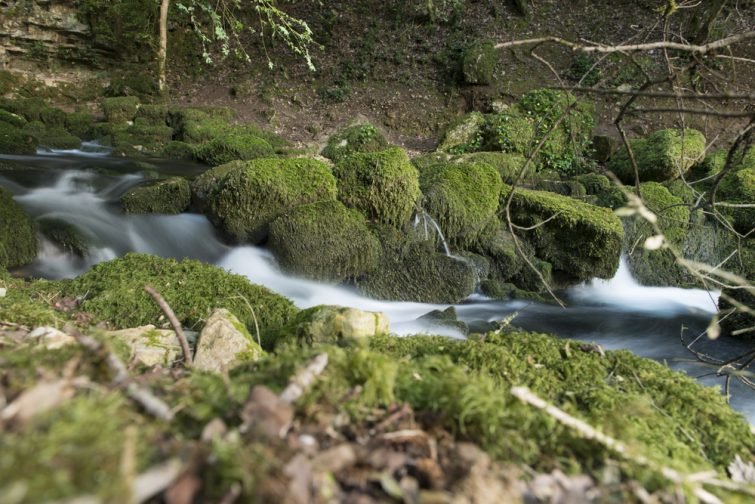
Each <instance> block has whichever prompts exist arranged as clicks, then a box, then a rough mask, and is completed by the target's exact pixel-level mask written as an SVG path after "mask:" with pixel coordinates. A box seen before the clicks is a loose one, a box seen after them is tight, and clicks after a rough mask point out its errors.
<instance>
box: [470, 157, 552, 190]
mask: <svg viewBox="0 0 755 504" xmlns="http://www.w3.org/2000/svg"><path fill="white" fill-rule="evenodd" d="M458 161H460V162H463V163H484V164H487V165H490V166H492V167H493V168H495V169H496V171H497V172H498V175H500V176H501V180H503V181H504V182H505V183H507V184H513V183H514V181H515V180H516V178H517V176H518V175H519V172H520V171H521V169H522V168H523V167H524V164H525V162H526V159H525V157H524V156H522V155H521V154H517V153H514V152H473V153H470V154H464V155H463V156H461V157H460V158H459V159H458ZM537 179H538V177H537V175H536V174H535V165H534V164H533V163H530V164H529V165H528V167H527V168H526V171H525V173H524V175H523V177H522V180H521V182H523V183H533V182H534V181H535V180H537Z"/></svg>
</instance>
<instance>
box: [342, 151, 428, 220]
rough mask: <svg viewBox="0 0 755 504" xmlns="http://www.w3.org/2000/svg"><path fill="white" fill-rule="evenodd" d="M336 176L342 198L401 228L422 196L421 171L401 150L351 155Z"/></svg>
mask: <svg viewBox="0 0 755 504" xmlns="http://www.w3.org/2000/svg"><path fill="white" fill-rule="evenodd" d="M333 173H334V175H335V176H336V178H337V179H338V199H340V200H341V201H342V202H343V203H344V204H346V206H348V207H351V208H356V209H357V210H359V211H360V212H362V214H364V216H365V217H367V218H368V219H370V220H374V221H376V222H380V223H384V224H390V225H393V226H401V225H402V224H404V223H405V222H407V221H408V220H409V217H410V216H411V214H412V212H413V211H414V208H415V203H416V202H417V200H418V198H419V196H420V188H419V176H418V173H417V169H416V168H415V167H414V166H412V164H411V163H410V162H409V157H408V156H407V154H406V151H404V150H403V149H400V148H397V147H395V148H390V149H386V150H384V151H380V152H366V153H357V154H353V155H351V156H347V157H345V158H343V159H341V160H340V161H339V162H338V163H337V164H336V166H335V168H334V169H333Z"/></svg>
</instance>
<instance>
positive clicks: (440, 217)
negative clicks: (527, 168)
mask: <svg viewBox="0 0 755 504" xmlns="http://www.w3.org/2000/svg"><path fill="white" fill-rule="evenodd" d="M502 186H503V184H502V182H501V177H500V175H499V174H498V172H497V171H496V170H495V168H493V167H491V166H490V165H487V164H483V163H448V164H439V165H436V166H434V167H431V168H428V169H427V170H425V171H424V172H422V177H421V178H420V187H421V189H422V192H423V194H424V199H423V204H422V206H423V207H424V208H425V210H426V211H427V212H428V213H429V214H430V215H432V216H433V218H434V219H435V220H436V221H437V222H438V224H439V225H440V227H441V229H442V230H443V234H444V235H445V236H446V239H447V240H449V241H452V242H454V243H457V244H459V245H460V246H462V248H463V247H464V246H466V245H468V244H470V243H472V242H474V241H476V240H477V239H479V237H480V235H481V233H482V232H483V231H484V230H485V228H486V226H487V225H488V223H489V222H490V221H491V219H494V218H495V213H496V210H497V209H498V198H499V195H500V193H501V188H502Z"/></svg>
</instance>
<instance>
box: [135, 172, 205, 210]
mask: <svg viewBox="0 0 755 504" xmlns="http://www.w3.org/2000/svg"><path fill="white" fill-rule="evenodd" d="M190 202H191V190H190V189H189V182H188V181H187V180H186V179H185V178H183V177H171V178H168V179H163V180H156V181H152V182H149V183H148V184H147V185H143V186H138V187H133V188H131V189H129V190H128V191H126V193H125V194H124V195H123V196H121V207H122V208H123V211H124V212H126V213H131V214H145V213H159V214H178V213H181V212H183V211H184V210H186V208H187V207H188V206H189V203H190Z"/></svg>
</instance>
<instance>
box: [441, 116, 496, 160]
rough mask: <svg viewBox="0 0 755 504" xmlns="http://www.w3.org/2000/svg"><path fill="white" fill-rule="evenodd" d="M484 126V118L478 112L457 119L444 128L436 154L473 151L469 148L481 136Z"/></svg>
mask: <svg viewBox="0 0 755 504" xmlns="http://www.w3.org/2000/svg"><path fill="white" fill-rule="evenodd" d="M484 125H485V116H483V115H482V114H480V113H479V112H470V113H469V114H467V115H464V116H462V117H459V118H458V119H456V120H455V121H453V122H452V123H451V124H450V125H449V126H448V128H446V131H445V132H444V133H443V138H442V139H441V141H440V143H439V144H438V147H437V149H436V150H437V151H438V152H456V151H460V152H461V151H466V150H474V149H472V148H471V146H474V145H476V143H477V141H478V138H479V137H480V136H481V135H482V128H483V126H484Z"/></svg>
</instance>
